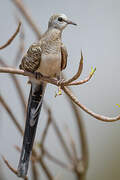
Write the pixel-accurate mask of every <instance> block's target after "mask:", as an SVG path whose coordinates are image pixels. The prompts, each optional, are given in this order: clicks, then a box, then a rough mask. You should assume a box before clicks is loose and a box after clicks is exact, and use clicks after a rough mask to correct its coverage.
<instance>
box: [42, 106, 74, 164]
mask: <svg viewBox="0 0 120 180" xmlns="http://www.w3.org/2000/svg"><path fill="white" fill-rule="evenodd" d="M45 109H46V111H47V112H48V113H49V111H50V112H51V109H50V108H49V107H48V106H47V105H46V104H45ZM50 115H51V123H52V125H53V127H54V130H55V132H56V134H57V136H58V139H59V140H60V143H61V145H62V146H63V148H64V151H65V153H66V155H67V157H68V159H69V160H70V161H73V158H72V155H71V152H70V151H69V148H68V147H67V144H66V142H65V140H64V138H63V136H62V133H61V132H60V130H59V127H58V126H57V124H56V122H55V120H54V118H53V116H52V113H50Z"/></svg>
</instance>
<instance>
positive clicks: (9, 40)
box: [0, 22, 21, 49]
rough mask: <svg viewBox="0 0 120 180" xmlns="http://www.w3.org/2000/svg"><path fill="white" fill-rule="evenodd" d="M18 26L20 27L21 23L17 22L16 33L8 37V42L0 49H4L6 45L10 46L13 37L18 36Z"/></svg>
mask: <svg viewBox="0 0 120 180" xmlns="http://www.w3.org/2000/svg"><path fill="white" fill-rule="evenodd" d="M20 26H21V22H19V24H18V27H17V29H16V31H15V32H14V34H13V35H12V36H11V37H10V39H8V41H7V42H6V43H5V44H4V45H2V46H0V49H4V48H6V47H7V46H8V45H10V44H11V42H12V41H13V40H14V39H15V37H16V36H17V34H18V32H19V31H20Z"/></svg>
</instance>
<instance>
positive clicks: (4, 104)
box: [0, 95, 23, 134]
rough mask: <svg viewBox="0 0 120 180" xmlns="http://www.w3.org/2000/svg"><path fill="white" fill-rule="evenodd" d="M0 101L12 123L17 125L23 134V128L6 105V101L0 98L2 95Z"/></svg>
mask: <svg viewBox="0 0 120 180" xmlns="http://www.w3.org/2000/svg"><path fill="white" fill-rule="evenodd" d="M0 103H1V104H2V105H3V107H4V108H5V110H6V111H7V112H8V114H9V116H10V117H11V119H12V121H13V123H14V124H15V126H16V127H17V129H18V131H19V132H20V133H21V134H23V130H22V127H21V126H20V124H19V123H18V121H17V119H16V117H15V116H14V114H13V113H12V110H11V109H10V107H9V106H8V105H7V103H6V102H5V100H4V99H3V98H2V96H1V95H0Z"/></svg>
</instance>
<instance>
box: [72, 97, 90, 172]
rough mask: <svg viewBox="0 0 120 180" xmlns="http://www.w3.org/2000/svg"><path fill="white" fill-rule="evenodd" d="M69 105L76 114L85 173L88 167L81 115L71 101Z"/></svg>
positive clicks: (87, 154)
mask: <svg viewBox="0 0 120 180" xmlns="http://www.w3.org/2000/svg"><path fill="white" fill-rule="evenodd" d="M69 100H70V99H69ZM71 105H72V109H73V110H74V114H75V116H76V121H77V127H78V132H79V139H80V142H81V143H80V144H81V146H80V147H81V150H82V161H83V162H84V163H83V165H84V173H85V172H86V171H87V169H88V160H89V153H88V144H87V138H86V132H85V128H84V124H83V120H82V118H81V115H80V113H79V110H78V108H77V106H76V105H75V104H74V103H73V102H72V101H71Z"/></svg>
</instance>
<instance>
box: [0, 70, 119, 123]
mask: <svg viewBox="0 0 120 180" xmlns="http://www.w3.org/2000/svg"><path fill="white" fill-rule="evenodd" d="M0 73H12V74H18V75H24V76H30V77H34V78H35V75H34V74H33V73H30V72H26V71H23V70H18V69H14V68H4V67H0ZM40 79H41V80H43V81H46V82H48V83H51V84H54V85H56V86H59V84H58V81H57V79H53V78H49V77H46V76H42V77H41V78H40ZM61 88H62V89H63V91H64V92H65V93H66V94H67V95H68V96H69V97H70V99H71V100H72V101H73V102H74V103H75V104H77V105H78V106H79V107H80V108H81V109H82V110H83V111H85V112H86V113H88V114H90V115H91V116H93V117H94V118H96V119H98V120H101V121H104V122H113V121H118V120H120V115H119V116H116V117H112V118H110V117H107V116H103V115H100V114H97V113H94V112H93V111H91V110H89V109H88V108H86V107H85V106H84V105H82V104H81V103H80V102H79V101H78V99H77V98H76V97H75V96H74V95H73V93H72V91H70V90H69V89H68V88H67V87H65V86H63V85H62V84H61Z"/></svg>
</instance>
